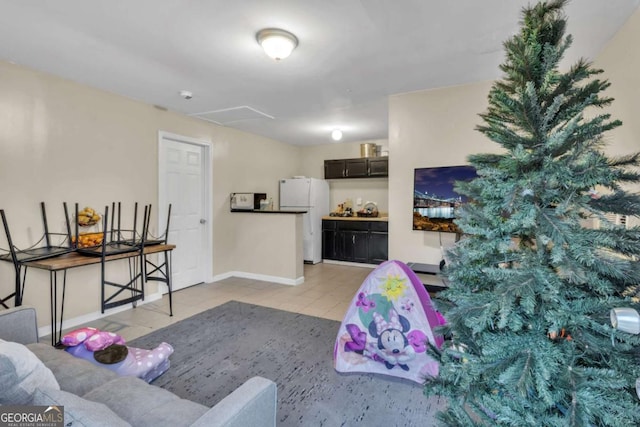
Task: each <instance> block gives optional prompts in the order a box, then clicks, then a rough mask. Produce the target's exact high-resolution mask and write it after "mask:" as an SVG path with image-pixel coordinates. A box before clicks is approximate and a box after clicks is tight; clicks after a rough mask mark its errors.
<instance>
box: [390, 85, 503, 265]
mask: <svg viewBox="0 0 640 427" xmlns="http://www.w3.org/2000/svg"><path fill="white" fill-rule="evenodd" d="M490 87H491V83H490V82H483V83H476V84H470V85H465V86H456V87H449V88H444V89H438V90H430V91H421V92H412V93H407V94H402V95H394V96H392V97H390V99H389V258H390V259H397V260H400V261H404V262H409V261H413V262H422V263H430V264H438V263H439V262H440V260H441V259H442V256H441V251H440V241H441V240H442V244H443V246H445V247H446V246H448V245H450V244H451V243H452V242H453V240H454V238H455V235H453V234H451V233H436V232H428V231H414V230H413V229H412V226H413V225H412V206H413V173H414V169H415V168H421V167H431V166H455V165H463V164H467V160H466V159H467V156H468V155H469V154H471V153H476V152H491V151H496V150H497V147H496V146H495V144H492V143H491V142H489V141H488V140H487V139H486V138H484V136H483V135H482V134H480V133H479V132H478V131H475V130H474V128H475V126H476V125H478V124H479V123H480V119H479V117H478V113H481V112H484V111H485V110H486V108H487V94H488V93H489V88H490Z"/></svg>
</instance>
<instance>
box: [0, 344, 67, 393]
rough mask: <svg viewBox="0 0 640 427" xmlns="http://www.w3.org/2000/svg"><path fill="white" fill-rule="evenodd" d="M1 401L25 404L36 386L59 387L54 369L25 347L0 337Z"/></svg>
mask: <svg viewBox="0 0 640 427" xmlns="http://www.w3.org/2000/svg"><path fill="white" fill-rule="evenodd" d="M0 384H2V387H0V405H27V404H29V402H30V401H31V395H32V394H33V392H34V391H35V389H36V388H38V387H49V388H52V389H60V386H59V385H58V381H56V377H54V376H53V372H51V370H50V369H49V368H47V367H46V366H45V365H44V364H43V363H42V362H41V361H40V359H38V358H37V357H36V355H35V354H33V353H32V352H31V351H29V349H28V348H27V347H25V346H24V345H22V344H19V343H16V342H9V341H2V340H0Z"/></svg>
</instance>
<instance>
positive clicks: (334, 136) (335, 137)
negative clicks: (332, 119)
mask: <svg viewBox="0 0 640 427" xmlns="http://www.w3.org/2000/svg"><path fill="white" fill-rule="evenodd" d="M331 139H333V140H334V141H340V140H341V139H342V131H341V130H340V129H334V130H333V131H332V132H331Z"/></svg>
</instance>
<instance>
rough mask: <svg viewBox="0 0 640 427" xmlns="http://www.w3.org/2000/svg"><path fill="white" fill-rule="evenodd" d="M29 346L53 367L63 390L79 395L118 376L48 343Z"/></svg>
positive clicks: (43, 361) (47, 365) (46, 364)
mask: <svg viewBox="0 0 640 427" xmlns="http://www.w3.org/2000/svg"><path fill="white" fill-rule="evenodd" d="M27 347H28V348H29V350H31V351H32V352H33V353H34V354H35V355H36V356H37V357H38V359H40V360H41V361H42V363H44V365H45V366H46V367H48V368H49V369H51V371H52V372H53V375H55V377H56V379H57V380H58V384H60V388H61V389H62V390H65V391H68V392H70V393H73V394H77V395H78V396H82V395H84V394H85V393H87V392H88V391H90V390H93V389H94V388H96V387H98V386H100V385H102V384H104V383H106V382H107V381H111V380H112V379H114V378H117V377H118V375H116V374H115V373H113V372H111V371H109V370H108V369H104V368H101V367H99V366H95V365H93V364H91V363H89V362H87V361H86V360H82V359H78V358H77V357H73V356H72V355H70V354H69V353H67V352H66V351H63V350H57V349H55V348H53V347H51V346H50V345H47V344H29V345H27Z"/></svg>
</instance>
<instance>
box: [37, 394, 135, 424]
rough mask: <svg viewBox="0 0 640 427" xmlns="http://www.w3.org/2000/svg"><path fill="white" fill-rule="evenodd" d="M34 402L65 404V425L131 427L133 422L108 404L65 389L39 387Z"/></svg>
mask: <svg viewBox="0 0 640 427" xmlns="http://www.w3.org/2000/svg"><path fill="white" fill-rule="evenodd" d="M33 404H34V405H47V406H50V405H57V406H63V407H64V425H65V426H68V427H80V426H87V427H120V426H123V427H124V426H129V427H131V424H129V423H127V422H126V421H124V420H123V419H122V418H120V417H119V416H117V415H116V414H115V413H114V412H113V411H112V410H111V409H109V407H108V406H107V405H104V404H102V403H98V402H93V401H91V400H86V399H83V398H81V397H79V396H76V395H75V394H73V393H69V392H66V391H64V390H55V389H49V388H38V389H36V391H35V392H34V393H33Z"/></svg>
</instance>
